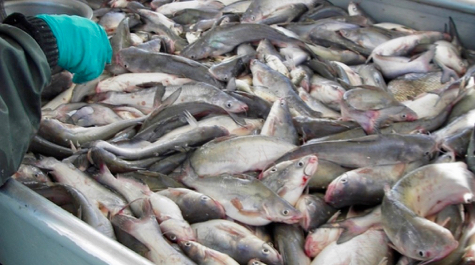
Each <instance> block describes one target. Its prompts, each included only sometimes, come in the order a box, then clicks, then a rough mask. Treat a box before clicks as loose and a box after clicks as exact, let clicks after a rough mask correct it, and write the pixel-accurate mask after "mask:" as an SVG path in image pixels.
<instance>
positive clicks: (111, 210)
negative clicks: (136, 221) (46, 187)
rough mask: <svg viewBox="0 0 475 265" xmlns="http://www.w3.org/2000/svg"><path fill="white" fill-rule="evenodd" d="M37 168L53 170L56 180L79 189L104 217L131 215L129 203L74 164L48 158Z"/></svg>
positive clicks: (38, 163) (39, 162)
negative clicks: (119, 214) (120, 213)
mask: <svg viewBox="0 0 475 265" xmlns="http://www.w3.org/2000/svg"><path fill="white" fill-rule="evenodd" d="M37 166H38V167H40V168H45V169H48V170H52V171H51V173H52V175H53V177H54V179H55V180H56V181H57V182H59V183H63V184H67V185H70V186H73V187H74V188H76V189H78V190H79V191H80V192H82V194H84V196H86V198H87V199H88V200H89V201H90V202H91V203H92V204H93V205H94V206H96V207H98V208H99V209H100V210H101V211H102V213H103V215H104V216H106V217H107V216H108V215H114V214H116V213H118V212H123V213H125V214H131V212H130V210H129V208H128V207H126V205H127V202H126V201H125V199H123V198H122V197H121V196H119V195H117V194H115V193H113V192H111V191H110V190H108V189H107V188H105V187H104V186H102V185H101V184H99V183H98V182H97V181H96V180H94V179H93V178H92V177H91V176H89V175H88V174H86V173H84V172H82V171H80V170H79V169H77V168H76V167H74V166H73V165H72V164H68V163H63V162H60V161H58V160H57V159H55V158H52V157H46V158H43V159H42V160H40V161H38V162H37Z"/></svg>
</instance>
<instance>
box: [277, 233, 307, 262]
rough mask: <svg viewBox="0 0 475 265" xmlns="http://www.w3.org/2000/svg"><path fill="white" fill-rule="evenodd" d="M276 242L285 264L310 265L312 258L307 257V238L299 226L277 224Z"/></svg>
mask: <svg viewBox="0 0 475 265" xmlns="http://www.w3.org/2000/svg"><path fill="white" fill-rule="evenodd" d="M273 230H274V238H275V239H274V242H275V244H276V245H277V249H278V250H279V252H280V253H281V255H282V259H283V260H284V264H289V265H308V264H310V258H309V257H307V255H305V252H304V249H303V246H304V244H305V237H304V233H303V231H302V229H301V228H300V227H299V226H298V225H288V224H275V225H274V229H273Z"/></svg>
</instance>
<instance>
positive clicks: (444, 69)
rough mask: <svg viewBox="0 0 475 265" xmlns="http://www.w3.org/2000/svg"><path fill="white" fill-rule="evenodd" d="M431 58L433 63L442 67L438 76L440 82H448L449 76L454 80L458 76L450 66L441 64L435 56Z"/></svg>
mask: <svg viewBox="0 0 475 265" xmlns="http://www.w3.org/2000/svg"><path fill="white" fill-rule="evenodd" d="M433 60H434V62H435V64H436V65H437V66H439V67H440V68H441V69H442V76H441V77H440V83H442V84H445V83H447V82H449V81H450V80H451V78H453V79H454V80H456V79H458V78H459V76H458V74H457V73H456V72H455V71H454V70H452V69H451V68H449V67H448V66H446V65H445V64H443V63H442V62H441V61H439V60H438V59H436V58H434V59H433Z"/></svg>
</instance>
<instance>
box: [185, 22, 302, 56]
mask: <svg viewBox="0 0 475 265" xmlns="http://www.w3.org/2000/svg"><path fill="white" fill-rule="evenodd" d="M262 39H268V40H269V41H271V43H273V44H274V45H276V46H287V45H289V44H294V45H296V46H299V47H302V48H304V49H307V47H306V46H305V44H304V43H303V42H302V41H300V40H297V39H293V38H290V37H287V36H286V35H284V34H282V33H281V32H280V31H278V30H276V29H274V28H272V27H270V26H268V25H265V24H253V23H246V24H241V23H228V24H224V25H220V26H216V27H214V28H213V29H211V30H210V31H208V32H206V34H205V35H204V36H203V37H201V38H200V39H198V40H197V41H195V42H193V43H191V44H189V45H188V46H186V47H185V48H184V49H183V50H182V51H181V53H180V55H181V56H183V57H185V58H189V59H193V60H200V59H204V58H208V57H216V56H219V55H222V54H224V53H226V52H229V51H231V50H233V49H234V48H235V47H236V46H238V45H239V44H242V43H246V42H252V41H258V40H262Z"/></svg>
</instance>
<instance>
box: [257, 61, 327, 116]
mask: <svg viewBox="0 0 475 265" xmlns="http://www.w3.org/2000/svg"><path fill="white" fill-rule="evenodd" d="M250 64H251V72H252V74H253V78H252V83H253V85H254V87H255V89H256V86H259V88H260V89H261V90H262V91H263V92H264V93H266V94H269V98H270V99H272V100H270V101H271V102H274V101H275V100H276V99H277V98H286V99H287V103H288V106H289V108H290V109H291V110H293V111H295V112H297V113H301V114H304V115H308V116H311V117H320V116H321V114H320V113H319V112H317V111H314V110H312V109H311V108H310V107H309V106H308V105H307V104H306V103H305V102H304V101H303V100H302V99H301V98H300V97H299V96H298V94H297V93H296V92H295V90H294V86H293V84H292V82H291V80H290V79H289V78H288V77H286V76H284V75H282V74H281V73H279V72H277V71H275V70H273V69H272V68H270V67H269V66H267V65H265V64H263V63H261V62H260V61H258V60H251V62H250ZM255 93H256V91H255Z"/></svg>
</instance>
